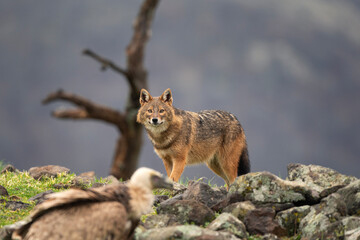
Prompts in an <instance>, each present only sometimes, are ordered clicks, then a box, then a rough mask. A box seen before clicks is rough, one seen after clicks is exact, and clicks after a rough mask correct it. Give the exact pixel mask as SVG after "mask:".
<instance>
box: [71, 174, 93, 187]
mask: <svg viewBox="0 0 360 240" xmlns="http://www.w3.org/2000/svg"><path fill="white" fill-rule="evenodd" d="M93 183H95V172H94V171H91V172H85V173H82V174H80V175H78V176H76V177H75V178H74V179H73V180H72V181H71V184H72V185H73V186H75V187H79V188H86V187H87V186H88V185H91V184H93Z"/></svg>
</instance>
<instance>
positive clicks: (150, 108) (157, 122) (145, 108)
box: [137, 88, 174, 130]
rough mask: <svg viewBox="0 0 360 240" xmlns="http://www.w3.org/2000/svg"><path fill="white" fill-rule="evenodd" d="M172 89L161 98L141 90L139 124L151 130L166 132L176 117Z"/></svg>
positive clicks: (166, 91)
mask: <svg viewBox="0 0 360 240" xmlns="http://www.w3.org/2000/svg"><path fill="white" fill-rule="evenodd" d="M172 102H173V99H172V95H171V90H170V88H168V89H166V90H165V91H164V92H163V94H162V95H161V96H160V97H152V96H151V95H150V93H149V92H148V91H146V90H145V89H141V92H140V105H141V107H140V109H139V112H138V115H137V122H138V123H141V124H144V126H145V128H147V129H149V130H156V129H158V130H161V129H163V130H165V129H167V128H168V126H169V124H170V122H171V121H172V119H173V116H174V108H173V106H172Z"/></svg>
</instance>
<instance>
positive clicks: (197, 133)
mask: <svg viewBox="0 0 360 240" xmlns="http://www.w3.org/2000/svg"><path fill="white" fill-rule="evenodd" d="M172 103H173V98H172V94H171V90H170V89H167V90H165V91H164V93H163V94H162V95H161V96H160V97H152V96H151V95H150V94H149V92H147V91H146V90H145V89H142V90H141V93H140V104H141V107H140V109H139V112H138V115H137V121H138V122H139V123H141V124H143V125H144V126H145V129H146V130H147V133H148V136H149V138H150V140H151V142H152V143H153V145H154V149H155V152H156V153H157V155H158V156H159V157H160V158H161V159H162V160H163V163H164V166H165V169H166V172H167V175H168V177H170V179H172V180H173V181H178V180H179V178H180V176H181V174H182V173H183V171H184V168H185V166H186V165H189V164H197V163H206V165H207V166H208V167H209V168H210V169H211V170H213V171H214V172H215V173H216V174H217V175H219V176H220V177H222V178H223V179H224V180H225V182H226V184H227V186H229V185H230V184H231V183H232V182H234V180H235V178H236V177H237V176H238V173H240V174H243V173H247V172H249V170H250V163H249V159H248V155H247V154H248V153H247V144H246V137H245V134H244V131H243V129H242V127H241V125H240V123H239V121H238V120H237V119H236V117H235V116H234V115H232V114H231V113H227V112H224V111H213V110H212V111H202V112H198V113H196V112H190V111H183V110H180V109H177V108H175V107H173V105H172ZM154 121H155V122H154Z"/></svg>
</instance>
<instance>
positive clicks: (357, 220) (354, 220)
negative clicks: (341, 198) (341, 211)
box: [341, 216, 360, 231]
mask: <svg viewBox="0 0 360 240" xmlns="http://www.w3.org/2000/svg"><path fill="white" fill-rule="evenodd" d="M341 223H342V225H344V228H345V229H346V231H350V230H354V229H356V228H358V227H360V217H353V216H351V217H346V218H343V219H342V220H341Z"/></svg>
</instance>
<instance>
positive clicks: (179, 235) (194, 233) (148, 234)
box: [135, 225, 238, 240]
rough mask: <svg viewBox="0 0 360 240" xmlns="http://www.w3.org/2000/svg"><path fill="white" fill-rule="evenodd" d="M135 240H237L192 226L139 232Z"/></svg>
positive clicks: (236, 239) (233, 237) (139, 230)
mask: <svg viewBox="0 0 360 240" xmlns="http://www.w3.org/2000/svg"><path fill="white" fill-rule="evenodd" d="M135 239H137V240H153V239H156V240H168V239H179V240H180V239H184V240H185V239H192V240H238V238H237V237H235V236H234V235H233V234H230V233H227V232H217V231H213V230H210V229H206V228H201V227H198V226H194V225H181V226H172V227H164V228H154V229H150V230H145V231H143V230H141V229H140V228H138V229H137V230H136V233H135Z"/></svg>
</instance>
